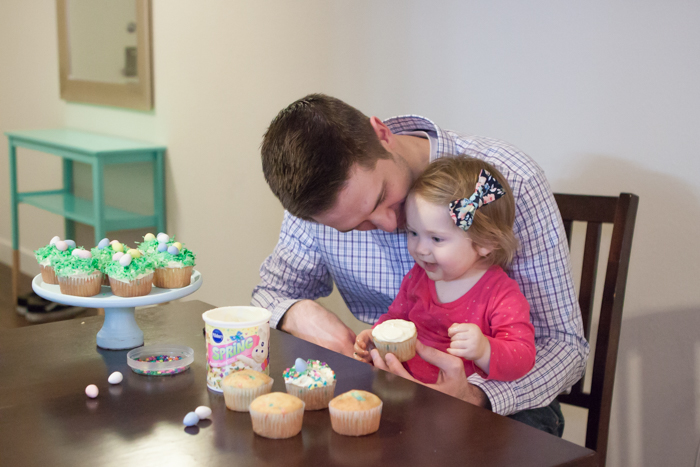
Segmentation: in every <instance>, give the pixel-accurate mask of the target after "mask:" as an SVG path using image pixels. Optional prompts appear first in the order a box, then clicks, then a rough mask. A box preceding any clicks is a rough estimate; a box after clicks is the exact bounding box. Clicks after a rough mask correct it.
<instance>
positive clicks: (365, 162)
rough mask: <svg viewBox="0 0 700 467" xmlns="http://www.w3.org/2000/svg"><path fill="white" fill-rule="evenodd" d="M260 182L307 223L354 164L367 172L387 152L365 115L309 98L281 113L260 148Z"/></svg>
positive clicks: (317, 96) (329, 201)
mask: <svg viewBox="0 0 700 467" xmlns="http://www.w3.org/2000/svg"><path fill="white" fill-rule="evenodd" d="M261 154H262V165H263V173H264V175H265V180H267V183H268V185H270V188H271V189H272V192H273V193H274V194H275V196H277V198H279V200H280V201H281V202H282V206H284V208H285V209H287V210H288V211H289V212H290V213H292V214H294V215H295V216H297V217H299V218H302V219H306V220H310V219H311V217H312V216H315V215H317V214H321V213H323V212H325V211H326V210H328V209H330V208H331V207H332V206H333V205H334V204H335V201H336V199H337V197H338V193H339V192H340V191H341V190H342V189H343V187H344V185H345V182H346V181H347V180H348V178H349V176H350V170H351V168H352V167H353V166H354V165H355V164H360V166H362V167H364V168H368V169H373V168H374V167H375V165H376V163H377V160H378V159H388V158H390V157H391V154H390V153H389V152H388V151H387V150H386V149H384V147H383V146H382V145H381V143H380V142H379V138H377V135H376V133H375V132H374V129H373V128H372V125H371V124H370V121H369V117H367V116H366V115H364V114H363V113H362V112H360V111H359V110H357V109H356V108H354V107H352V106H350V105H348V104H346V103H345V102H343V101H341V100H340V99H336V98H334V97H330V96H326V95H324V94H309V95H308V96H306V97H304V98H302V99H299V100H298V101H296V102H294V103H292V104H291V105H290V106H289V107H287V108H286V109H283V110H282V111H281V112H280V113H279V114H278V115H277V116H276V117H275V119H274V120H272V123H270V126H269V127H268V129H267V131H266V132H265V135H264V136H263V142H262V146H261Z"/></svg>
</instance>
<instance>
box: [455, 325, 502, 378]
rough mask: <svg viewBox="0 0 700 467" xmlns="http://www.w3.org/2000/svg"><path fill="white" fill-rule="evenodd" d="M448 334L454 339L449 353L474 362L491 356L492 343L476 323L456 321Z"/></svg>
mask: <svg viewBox="0 0 700 467" xmlns="http://www.w3.org/2000/svg"><path fill="white" fill-rule="evenodd" d="M447 335H448V336H450V338H451V339H452V343H451V344H450V348H449V349H447V353H450V354H452V355H455V356H457V357H462V358H464V359H466V360H472V361H474V362H477V361H482V360H484V359H485V358H486V357H490V356H491V344H490V343H489V340H488V339H487V338H486V337H485V336H484V334H483V333H482V332H481V329H480V328H479V326H477V325H476V324H472V323H454V324H453V325H452V326H450V328H449V329H448V330H447ZM479 366H481V365H479ZM487 372H488V371H487Z"/></svg>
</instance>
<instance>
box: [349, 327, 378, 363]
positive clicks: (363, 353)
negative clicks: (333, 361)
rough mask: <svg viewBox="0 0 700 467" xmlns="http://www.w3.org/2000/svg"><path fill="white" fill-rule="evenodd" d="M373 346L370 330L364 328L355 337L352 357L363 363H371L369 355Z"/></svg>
mask: <svg viewBox="0 0 700 467" xmlns="http://www.w3.org/2000/svg"><path fill="white" fill-rule="evenodd" d="M373 348H374V341H373V340H372V330H371V329H365V330H364V331H362V332H361V333H359V334H358V335H357V338H355V349H354V350H355V353H354V354H353V357H354V358H355V360H359V361H361V362H365V363H372V356H371V355H370V353H369V352H370V350H372V349H373Z"/></svg>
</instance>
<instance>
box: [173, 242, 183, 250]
mask: <svg viewBox="0 0 700 467" xmlns="http://www.w3.org/2000/svg"><path fill="white" fill-rule="evenodd" d="M173 246H174V247H175V248H177V249H178V250H180V251H182V243H180V242H175V243H173Z"/></svg>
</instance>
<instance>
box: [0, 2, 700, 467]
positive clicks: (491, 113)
mask: <svg viewBox="0 0 700 467" xmlns="http://www.w3.org/2000/svg"><path fill="white" fill-rule="evenodd" d="M428 5H430V6H428ZM699 22H700V4H698V3H697V2H681V1H670V2H658V1H650V0H646V1H636V2H631V1H629V2H615V1H613V2H608V1H602V0H594V1H590V2H585V3H583V2H579V3H576V4H574V3H572V2H558V1H530V2H502V1H496V2H493V1H466V2H465V1H435V2H430V3H428V2H419V1H416V0H410V1H407V0H404V1H399V0H393V1H388V0H387V1H383V2H369V1H354V2H327V1H321V0H318V1H310V0H306V1H299V2H284V1H275V2H244V1H229V0H220V1H211V2H206V3H204V4H203V3H199V2H187V1H176V0H168V1H164V0H156V1H154V5H153V36H154V37H153V40H154V67H155V70H154V75H155V103H156V107H155V110H154V111H153V112H149V113H141V112H133V111H126V110H119V109H110V108H103V107H95V106H87V105H79V104H66V103H64V102H63V101H61V100H60V99H59V97H58V96H59V91H58V66H57V44H56V26H55V6H54V2H52V1H51V0H42V1H33V2H23V1H21V0H5V1H3V2H2V3H0V44H2V46H1V47H0V63H3V67H0V131H6V130H10V129H29V128H44V127H57V126H64V125H65V126H70V127H74V128H81V129H87V130H94V131H99V132H103V133H108V134H116V135H122V136H129V137H134V138H139V139H144V140H151V141H155V142H161V143H164V144H166V145H167V147H168V154H167V158H168V159H167V189H168V196H167V202H168V216H169V217H168V219H169V220H168V231H169V232H171V233H175V234H176V235H177V236H178V237H179V238H181V239H183V240H184V241H185V242H186V243H187V245H188V246H189V247H191V248H192V249H193V250H195V251H196V252H197V253H198V268H199V269H200V270H201V271H202V272H203V274H204V276H205V285H204V286H203V288H202V289H201V291H200V292H198V293H197V295H195V296H194V297H193V298H197V299H201V300H205V301H208V302H210V303H212V304H216V305H224V304H244V303H247V302H248V300H249V298H250V292H251V290H252V288H253V287H254V285H255V284H256V282H257V270H258V266H259V264H260V262H261V261H262V260H263V259H264V258H265V256H266V255H267V254H268V253H269V251H270V250H271V249H272V247H273V246H274V244H275V241H276V237H277V233H278V229H279V222H280V219H281V215H282V211H281V209H280V207H279V205H278V203H277V201H276V200H275V199H274V197H273V196H272V194H271V193H270V192H269V190H268V189H267V187H266V185H265V182H264V180H263V177H262V173H261V170H260V162H259V144H260V140H261V135H262V134H263V132H264V131H265V128H266V126H267V124H268V123H269V122H270V120H271V119H272V118H273V117H274V116H275V114H276V113H277V111H278V110H280V109H281V108H282V107H284V106H286V105H287V104H289V103H290V102H291V101H293V100H294V99H296V98H298V97H301V96H303V95H305V94H307V93H309V92H325V93H328V94H332V95H335V96H337V97H340V98H342V99H344V100H346V101H347V102H349V103H351V104H353V105H355V106H356V107H358V108H360V109H362V110H364V111H365V112H367V113H368V114H373V115H377V116H379V117H382V118H385V117H389V116H392V115H396V114H401V113H417V114H422V115H425V116H427V117H429V118H431V119H433V120H434V121H435V122H437V123H438V124H439V125H441V126H443V127H445V128H450V129H454V130H459V131H462V132H465V133H474V134H482V135H488V136H493V137H497V138H500V139H504V140H506V141H509V142H511V143H513V144H515V145H516V146H519V147H520V148H522V149H523V150H525V151H526V152H527V153H529V154H530V155H532V156H533V157H534V158H535V159H536V160H537V161H538V162H539V163H540V165H541V166H542V167H543V168H544V169H545V170H546V172H547V174H548V177H549V179H550V182H551V184H552V187H553V189H554V190H555V191H560V192H575V193H587V194H604V195H614V194H617V193H619V192H621V191H627V192H633V193H636V194H638V195H639V196H640V198H641V202H640V208H639V214H638V219H637V229H636V233H635V239H634V248H633V252H632V262H631V267H630V273H629V280H628V287H627V297H626V306H625V319H624V322H623V335H622V342H621V346H620V355H619V360H618V362H619V366H618V373H617V377H618V380H617V386H616V390H615V399H614V407H613V421H612V427H611V443H612V444H611V446H610V452H609V456H608V461H609V465H613V466H635V467H636V466H654V465H692V464H693V460H694V456H695V448H696V446H697V443H698V440H699V439H700V410H698V407H697V405H698V401H699V396H700V364H699V363H698V360H700V338H699V337H698V335H699V334H700V313H698V312H699V311H700V287H698V285H697V277H698V276H700V274H699V273H700V266H699V265H700V248H698V246H697V243H696V242H695V238H696V237H697V234H696V232H697V231H698V228H699V227H700V221H699V220H698V219H700V201H699V198H700V183H699V182H698V181H697V176H698V175H699V174H700V170H699V169H700V162H699V160H700V159H699V158H698V152H700V134H699V133H700V132H698V128H700V86H698V84H697V83H699V82H700V59H699V57H700V53H699V52H700V29H698V27H697V24H698V23H699ZM6 154H7V149H6V147H5V145H0V159H5V160H6ZM22 157H24V158H25V159H23V160H22V161H21V165H20V169H21V177H20V187H21V188H22V189H32V188H33V187H35V186H45V187H48V186H50V185H51V184H52V183H53V184H56V185H57V184H58V183H59V180H60V175H59V174H58V168H59V165H58V163H57V162H56V161H54V160H52V158H51V157H49V156H41V155H37V154H25V155H24V156H22ZM36 164H42V165H41V166H40V168H39V169H37V168H33V167H35V166H36ZM83 178H84V177H83ZM78 179H79V182H80V181H81V180H82V179H81V177H78ZM0 180H8V174H7V164H6V163H5V164H0ZM2 187H3V189H1V190H0V219H2V220H1V221H0V259H1V260H2V261H4V262H9V259H10V255H9V253H10V252H9V245H10V240H11V235H10V227H9V194H8V191H9V190H8V189H7V188H6V182H5V181H3V182H2ZM20 216H21V245H22V246H23V247H25V248H26V250H25V251H24V252H25V253H27V252H28V249H33V248H37V247H39V246H41V245H42V244H44V243H46V241H47V239H49V238H50V237H51V236H53V235H54V234H56V232H58V233H60V232H61V229H62V227H61V226H62V224H61V221H60V218H58V217H57V216H53V215H50V214H46V213H44V212H41V211H38V210H35V209H33V208H31V207H27V206H22V208H21V211H20ZM81 235H83V236H84V237H86V238H90V237H89V231H85V230H84V229H83V231H82V233H81ZM129 235H131V234H129ZM30 259H31V258H29V259H27V255H24V256H23V260H24V264H23V269H24V270H25V271H26V272H28V273H34V272H35V271H36V266H35V265H34V264H32V263H31V261H30ZM327 303H330V304H332V305H337V304H338V300H337V297H336V298H334V299H331V300H330V301H329V302H327ZM348 320H349V318H348ZM567 423H568V425H569V428H567V433H566V436H567V437H568V438H570V439H574V440H578V441H580V440H581V437H580V432H581V429H582V428H581V418H580V416H579V415H578V414H576V413H570V416H569V419H568V420H567Z"/></svg>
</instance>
